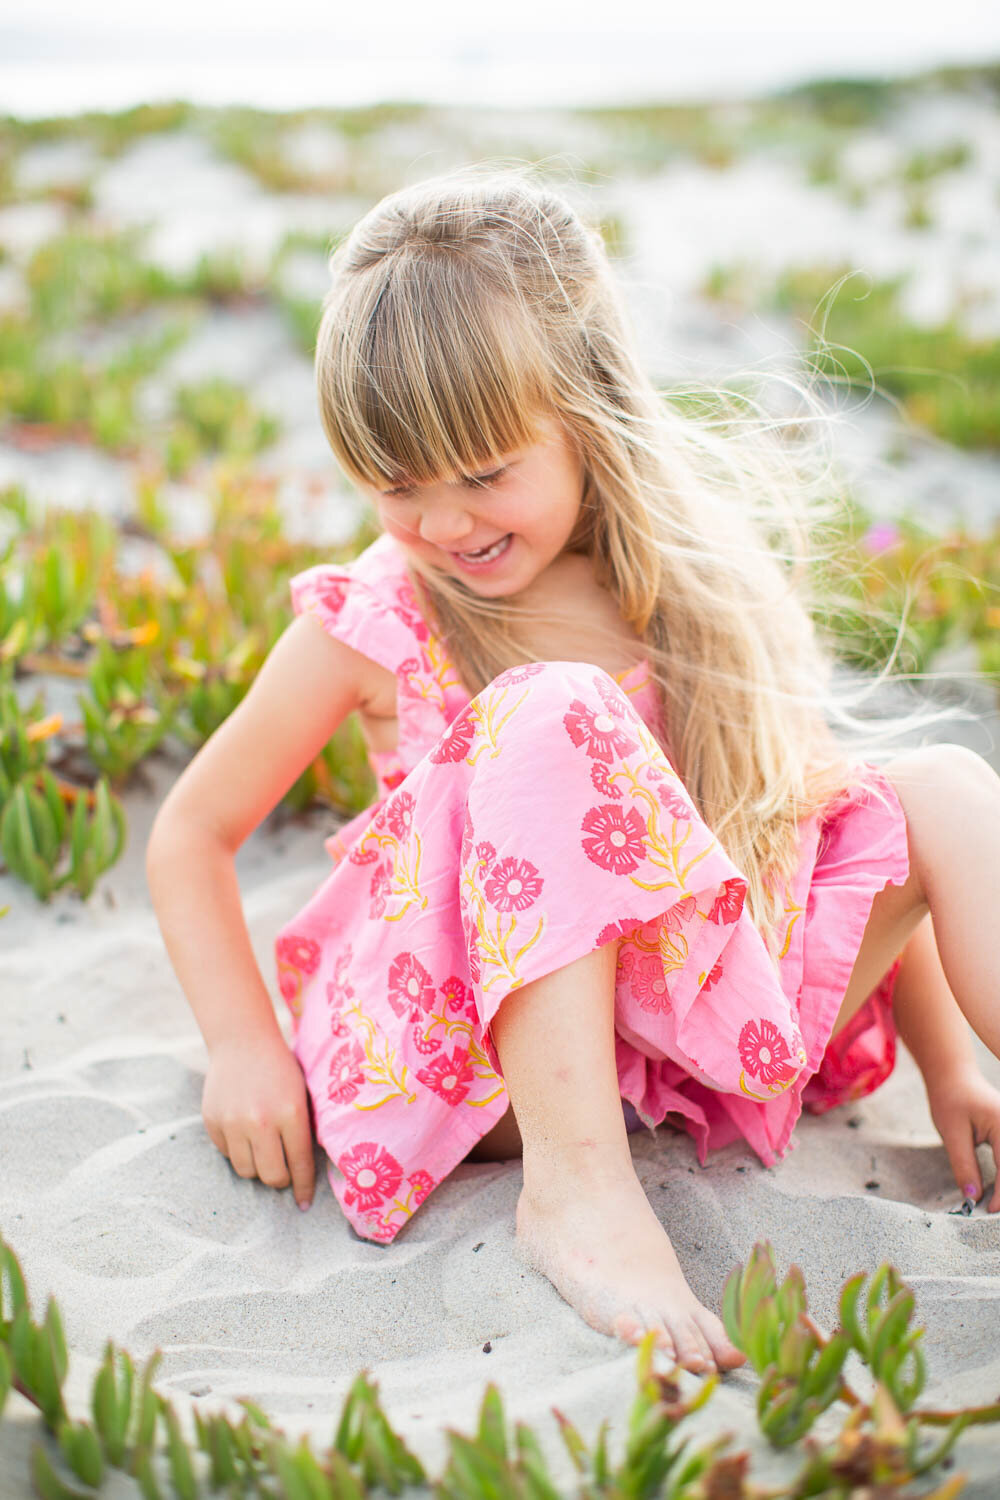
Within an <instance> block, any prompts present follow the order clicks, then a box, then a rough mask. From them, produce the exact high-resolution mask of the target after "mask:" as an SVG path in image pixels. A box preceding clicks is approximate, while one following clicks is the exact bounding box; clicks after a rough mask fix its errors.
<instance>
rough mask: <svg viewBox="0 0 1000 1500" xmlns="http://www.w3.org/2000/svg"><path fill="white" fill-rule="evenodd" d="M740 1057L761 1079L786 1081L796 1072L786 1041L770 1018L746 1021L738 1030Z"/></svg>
mask: <svg viewBox="0 0 1000 1500" xmlns="http://www.w3.org/2000/svg"><path fill="white" fill-rule="evenodd" d="M739 1049H740V1061H741V1062H742V1064H743V1066H744V1067H745V1068H746V1070H747V1072H748V1073H753V1074H754V1075H755V1077H757V1078H759V1079H760V1080H761V1082H762V1083H787V1082H788V1080H789V1079H790V1078H794V1076H795V1068H794V1067H793V1066H792V1063H791V1056H792V1054H791V1052H790V1051H789V1048H788V1043H787V1042H786V1041H785V1038H784V1037H783V1036H782V1035H781V1032H780V1031H779V1030H778V1028H777V1026H775V1024H774V1022H773V1021H767V1020H764V1019H763V1018H762V1019H761V1020H759V1021H748V1022H747V1023H746V1025H745V1026H744V1027H743V1030H742V1031H741V1032H740V1040H739Z"/></svg>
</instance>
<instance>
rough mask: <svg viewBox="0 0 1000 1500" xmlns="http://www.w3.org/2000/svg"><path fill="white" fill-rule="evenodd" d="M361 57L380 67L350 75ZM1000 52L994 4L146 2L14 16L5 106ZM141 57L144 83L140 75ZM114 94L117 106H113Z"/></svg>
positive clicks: (492, 91) (491, 97)
mask: <svg viewBox="0 0 1000 1500" xmlns="http://www.w3.org/2000/svg"><path fill="white" fill-rule="evenodd" d="M350 59H356V60H361V59H363V60H364V62H365V66H364V67H363V68H361V69H360V70H358V71H356V72H354V73H353V74H352V70H351V68H350V67H348V66H347V63H348V62H349V60H350ZM998 59H1000V4H997V3H996V0H991V3H987V0H947V3H942V0H935V3H933V4H931V3H928V0H832V3H830V4H828V5H826V6H824V7H823V8H822V11H819V10H818V8H817V7H816V5H815V4H813V3H810V0H697V3H695V4H692V3H691V0H683V3H679V0H613V3H611V4H609V5H608V6H606V7H599V6H597V5H594V4H590V5H587V4H583V3H581V0H575V3H573V4H568V3H567V4H563V3H558V0H500V3H497V4H494V5H488V6H483V5H480V6H476V5H474V4H470V3H469V0H419V3H414V0H376V3H375V4H367V5H366V4H362V5H355V6H348V5H343V4H341V5H339V6H337V5H335V4H334V3H332V0H327V3H324V4H318V3H316V0H280V3H279V4H277V5H274V6H271V7H268V8H267V9H263V10H253V9H251V8H250V7H249V6H248V5H247V3H246V0H169V4H166V5H162V6H158V7H157V9H156V12H155V15H154V14H150V13H149V12H148V11H145V10H143V9H140V8H139V7H137V6H136V4H135V0H96V3H94V4H88V5H86V6H81V5H80V4H79V0H3V3H2V6H0V111H2V110H3V109H8V110H11V111H12V112H14V113H18V112H22V113H43V112H45V110H46V109H53V108H55V107H56V105H55V103H54V102H53V100H52V99H50V97H49V96H50V95H53V94H55V95H56V96H57V97H58V99H59V100H60V101H61V103H62V104H63V106H64V107H65V108H66V109H67V110H70V109H73V108H81V107H84V106H85V105H86V104H88V103H90V104H92V105H93V106H95V107H109V108H111V107H117V106H119V105H120V104H121V103H123V102H130V101H129V100H128V99H127V96H128V91H129V89H131V90H132V91H133V94H134V95H135V96H136V97H139V96H141V97H171V96H172V97H178V96H186V97H190V98H199V97H200V98H202V99H204V100H205V102H223V101H224V100H225V99H226V98H232V99H237V98H239V96H240V95H241V94H243V95H245V96H254V95H256V96H258V98H259V102H261V103H262V104H276V103H277V102H278V97H277V96H279V95H282V94H283V93H287V94H290V95H293V96H295V97H296V98H298V100H299V102H301V103H322V102H327V103H331V104H333V103H338V102H344V103H349V102H356V101H355V100H354V99H352V98H351V97H350V95H351V91H352V89H354V90H355V92H358V91H360V93H362V94H364V95H365V96H366V97H369V96H373V95H374V96H378V95H379V94H380V93H381V96H382V97H391V98H401V97H421V96H425V97H429V98H436V99H441V98H447V96H448V95H449V92H450V91H453V90H454V91H456V95H457V94H459V93H461V92H462V91H463V90H464V91H465V93H466V94H467V95H468V96H469V97H470V98H483V99H485V100H487V101H488V102H493V103H503V102H511V103H518V102H530V101H534V102H538V103H544V102H546V99H545V97H544V96H545V93H546V89H547V87H548V85H549V83H550V84H551V91H552V96H553V97H552V102H565V101H564V100H563V99H562V98H560V92H561V93H562V94H565V93H566V91H567V89H569V90H570V92H572V87H571V81H570V79H569V76H568V75H569V71H571V70H573V69H576V73H575V75H574V76H575V79H576V83H575V85H573V86H575V87H577V88H578V89H582V90H583V91H584V92H586V91H587V90H588V89H593V90H598V91H599V90H600V89H601V88H602V87H604V88H605V89H606V90H609V91H610V92H611V93H612V94H614V93H615V92H618V93H622V92H624V93H625V94H628V93H629V92H630V91H631V92H632V93H634V94H635V95H636V96H642V97H645V98H650V97H653V96H655V95H659V96H660V97H663V98H668V97H671V96H674V97H679V96H685V95H686V96H688V97H690V96H692V95H696V94H699V93H705V94H711V93H712V92H713V91H714V90H720V91H722V92H726V93H733V92H739V91H740V89H741V87H745V89H746V90H747V91H748V92H751V91H753V90H755V89H759V88H761V87H767V86H770V85H772V84H780V83H783V82H797V81H800V80H801V79H804V78H809V77H816V76H823V75H825V76H831V75H834V74H843V73H854V74H855V75H858V74H860V75H865V74H867V75H872V74H877V73H887V74H894V73H902V72H907V71H915V70H918V69H921V68H926V67H930V66H934V65H936V64H939V63H946V62H977V61H979V62H986V61H996V60H998ZM135 63H139V64H141V67H139V68H138V69H136V70H134V72H133V74H132V77H131V80H130V78H129V76H128V75H127V72H126V65H128V66H129V67H131V66H132V65H133V64H135ZM84 64H85V65H86V66H85V67H83V66H81V65H84ZM411 65H412V66H411ZM380 66H382V67H383V76H382V78H381V79H380V76H379V69H380ZM282 68H284V69H285V70H286V71H285V74H284V76H283V77H282V76H279V75H281V69H282ZM292 69H294V73H292V72H291V71H289V70H292ZM602 69H603V73H604V77H603V78H602ZM324 70H326V71H324ZM380 83H381V87H380ZM102 91H103V92H104V93H109V92H110V93H112V94H116V97H113V98H112V97H108V98H107V99H106V100H104V101H103V106H102V97H101V96H102ZM123 91H124V95H123ZM519 91H520V92H519ZM262 94H263V95H271V96H272V97H267V98H265V97H260V96H261V95H262ZM119 95H122V97H118V96H119ZM248 102H254V101H253V100H252V99H249V100H248ZM456 102H467V101H465V100H461V99H459V98H458V97H456Z"/></svg>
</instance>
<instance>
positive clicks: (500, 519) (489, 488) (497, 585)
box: [368, 419, 583, 597]
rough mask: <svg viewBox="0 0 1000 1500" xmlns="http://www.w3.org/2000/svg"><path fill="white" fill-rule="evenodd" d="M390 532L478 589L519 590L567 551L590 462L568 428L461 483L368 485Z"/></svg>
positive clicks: (546, 426) (549, 427)
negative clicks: (580, 454)
mask: <svg viewBox="0 0 1000 1500" xmlns="http://www.w3.org/2000/svg"><path fill="white" fill-rule="evenodd" d="M368 494H369V495H370V497H371V499H372V501H373V503H374V505H375V509H376V511H377V513H378V517H379V520H380V522H381V524H382V527H383V529H384V530H385V531H387V532H388V533H389V535H390V536H392V537H394V538H395V539H396V541H398V542H400V543H401V544H402V546H404V547H405V548H407V549H408V550H409V551H411V552H414V553H416V554H417V555H418V556H419V557H420V558H421V559H423V561H425V562H427V563H429V564H430V565H431V566H432V567H436V568H439V569H440V568H443V569H444V571H445V572H448V573H451V574H452V575H453V576H457V577H460V578H461V579H463V581H465V582H468V583H471V584H473V585H474V587H475V588H476V591H477V593H484V594H489V595H490V596H494V597H498V596H502V595H508V594H515V593H520V592H521V590H523V589H525V588H526V587H527V586H528V585H529V584H531V583H533V582H534V580H535V579H537V578H538V577H539V576H540V575H541V574H542V573H544V572H545V570H546V569H547V568H548V567H549V566H550V564H551V563H553V562H554V561H555V559H556V558H557V557H558V556H559V555H560V553H561V552H562V551H563V549H564V548H565V546H566V543H567V541H568V540H569V538H570V536H571V534H572V532H573V529H574V527H575V525H576V522H577V518H578V516H579V513H580V503H581V499H582V495H583V467H582V464H581V462H580V460H579V458H578V457H577V455H576V452H575V450H574V449H573V447H572V445H571V444H570V442H569V440H568V438H567V436H566V434H565V432H564V430H563V429H562V427H561V426H560V425H559V424H558V423H557V422H555V421H554V420H551V419H550V420H547V421H545V422H543V423H542V424H541V428H540V437H539V440H538V441H537V442H535V443H532V444H530V445H529V446H528V447H526V448H520V449H518V450H516V451H515V452H513V453H508V454H505V455H503V456H501V457H500V458H499V459H497V460H496V461H494V462H493V463H492V464H491V465H489V466H488V467H486V468H484V469H482V470H480V471H478V472H477V473H473V474H469V475H467V476H464V477H463V478H461V479H458V480H451V481H435V482H433V483H430V484H421V485H407V486H397V487H396V488H394V489H391V490H381V491H380V490H375V489H373V488H368Z"/></svg>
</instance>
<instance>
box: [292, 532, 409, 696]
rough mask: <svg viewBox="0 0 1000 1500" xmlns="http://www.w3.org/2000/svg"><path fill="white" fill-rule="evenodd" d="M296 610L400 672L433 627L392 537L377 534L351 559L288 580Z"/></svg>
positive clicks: (326, 564)
mask: <svg viewBox="0 0 1000 1500" xmlns="http://www.w3.org/2000/svg"><path fill="white" fill-rule="evenodd" d="M289 588H290V590H291V597H292V608H293V610H294V611H295V613H296V614H297V615H299V614H305V613H308V614H311V615H313V616H315V618H316V619H317V620H318V621H319V623H320V624H321V625H322V626H323V629H324V630H326V632H327V633H328V634H329V635H332V636H335V637H336V638H337V639H338V640H341V641H345V642H346V644H347V645H349V646H353V647H354V648H355V650H357V651H359V652H360V653H361V654H362V655H363V656H367V657H369V658H370V659H371V660H372V661H375V662H377V663H378V665H379V666H381V667H385V668H387V669H388V670H389V671H391V672H393V673H396V674H398V673H399V671H400V669H401V668H402V667H403V666H404V665H405V664H406V663H407V662H408V661H410V660H411V659H412V658H413V657H414V655H417V656H419V654H420V648H421V646H422V645H423V643H424V642H425V641H426V640H427V637H428V634H429V632H428V629H427V625H426V624H425V622H424V620H423V617H422V616H421V614H420V610H419V607H418V604H417V597H416V593H415V591H414V588H413V585H412V583H411V582H410V578H409V574H408V573H407V568H406V558H405V557H404V555H403V552H402V550H401V549H400V547H399V546H398V545H397V543H396V542H395V541H394V540H393V539H392V537H390V536H388V535H387V534H385V533H383V534H382V535H381V536H379V537H376V539H375V541H374V542H372V543H371V544H370V545H369V546H368V547H366V548H365V550H364V551H363V552H361V553H360V554H359V555H358V556H357V557H356V558H353V559H352V560H351V561H350V562H346V563H316V564H314V565H313V566H312V567H311V568H305V569H304V570H303V571H302V572H301V573H296V574H295V575H294V576H293V577H292V578H291V579H290V580H289Z"/></svg>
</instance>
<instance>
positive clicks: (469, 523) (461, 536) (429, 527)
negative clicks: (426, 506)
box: [420, 510, 474, 550]
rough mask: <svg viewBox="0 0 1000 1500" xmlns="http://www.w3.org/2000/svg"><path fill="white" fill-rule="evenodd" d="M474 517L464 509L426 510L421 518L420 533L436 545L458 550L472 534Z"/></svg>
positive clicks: (423, 537) (425, 539) (427, 540)
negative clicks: (449, 510) (447, 510)
mask: <svg viewBox="0 0 1000 1500" xmlns="http://www.w3.org/2000/svg"><path fill="white" fill-rule="evenodd" d="M473 526H474V523H473V520H472V517H471V516H469V515H468V514H466V513H465V512H464V511H457V510H456V511H452V512H450V513H448V512H446V511H434V512H425V514H424V515H422V516H421V518H420V535H421V537H422V539H423V540H424V541H425V542H430V544H431V545H432V546H434V547H449V548H452V549H454V550H457V549H459V548H460V547H461V545H462V543H463V542H464V541H465V540H467V538H469V537H470V536H471V535H472V531H473Z"/></svg>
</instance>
